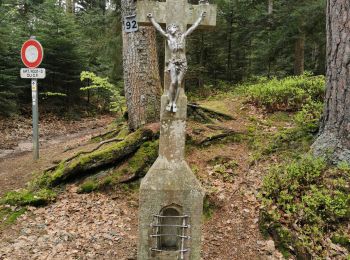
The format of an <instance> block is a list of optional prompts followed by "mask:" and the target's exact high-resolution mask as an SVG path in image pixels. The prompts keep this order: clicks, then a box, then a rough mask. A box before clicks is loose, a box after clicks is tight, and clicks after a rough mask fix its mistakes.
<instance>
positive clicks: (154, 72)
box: [121, 0, 161, 130]
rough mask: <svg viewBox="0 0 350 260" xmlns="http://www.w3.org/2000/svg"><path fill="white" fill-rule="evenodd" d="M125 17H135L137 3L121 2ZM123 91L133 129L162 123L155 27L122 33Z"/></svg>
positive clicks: (143, 27)
mask: <svg viewBox="0 0 350 260" xmlns="http://www.w3.org/2000/svg"><path fill="white" fill-rule="evenodd" d="M121 7H122V17H125V16H127V15H132V14H135V9H136V7H135V2H134V1H133V0H122V1H121ZM123 69H124V90H125V97H126V100H127V107H128V125H129V128H130V130H135V129H137V128H139V127H140V126H142V125H144V124H147V123H151V122H155V121H157V120H159V111H160V95H161V83H160V77H159V69H158V57H157V49H156V34H155V29H154V28H153V27H145V26H140V27H139V31H137V32H132V33H125V32H123Z"/></svg>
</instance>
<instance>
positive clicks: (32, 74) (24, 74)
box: [21, 68, 46, 79]
mask: <svg viewBox="0 0 350 260" xmlns="http://www.w3.org/2000/svg"><path fill="white" fill-rule="evenodd" d="M45 77H46V70H45V69H42V68H36V69H28V68H24V69H21V78H22V79H44V78H45Z"/></svg>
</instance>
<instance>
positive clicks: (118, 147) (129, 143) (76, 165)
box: [45, 129, 153, 187]
mask: <svg viewBox="0 0 350 260" xmlns="http://www.w3.org/2000/svg"><path fill="white" fill-rule="evenodd" d="M121 132H122V131H121ZM152 136H153V133H152V131H151V130H148V129H139V130H137V131H136V132H134V133H132V134H129V135H127V136H126V137H125V139H124V140H123V141H121V142H118V143H111V144H109V145H106V146H104V147H103V148H101V149H99V150H97V151H94V152H92V153H89V154H82V155H80V156H78V157H77V158H75V159H73V160H72V161H70V162H64V161H63V162H61V163H60V165H59V166H58V168H56V169H55V170H54V171H53V172H51V173H50V172H49V173H45V174H46V175H49V177H46V180H47V186H49V187H50V186H56V185H58V184H60V183H62V182H64V181H66V180H68V179H70V178H74V177H76V174H77V173H81V172H82V173H84V172H85V171H87V170H93V169H95V168H98V167H100V166H102V165H106V164H111V163H113V161H115V160H116V159H115V158H119V157H122V155H120V154H123V155H125V156H126V155H128V154H130V153H132V152H133V150H135V149H137V148H138V146H139V145H141V144H142V143H143V142H144V140H145V139H146V140H147V139H150V138H151V137H152ZM120 159H122V158H120Z"/></svg>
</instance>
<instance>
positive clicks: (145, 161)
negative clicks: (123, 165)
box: [128, 140, 159, 173]
mask: <svg viewBox="0 0 350 260" xmlns="http://www.w3.org/2000/svg"><path fill="white" fill-rule="evenodd" d="M158 147H159V141H158V140H156V141H148V142H145V143H144V144H142V145H141V147H140V148H139V149H138V150H137V152H136V153H135V154H134V156H133V157H131V158H130V160H129V161H128V165H129V170H130V171H131V173H136V172H137V171H139V170H140V167H141V166H142V168H144V167H146V166H150V165H152V164H153V162H154V161H155V160H156V159H157V156H158Z"/></svg>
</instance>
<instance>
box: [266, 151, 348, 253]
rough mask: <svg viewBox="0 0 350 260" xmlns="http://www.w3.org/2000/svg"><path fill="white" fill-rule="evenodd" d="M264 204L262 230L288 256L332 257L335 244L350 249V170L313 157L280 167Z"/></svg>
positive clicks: (274, 172) (272, 171)
mask: <svg viewBox="0 0 350 260" xmlns="http://www.w3.org/2000/svg"><path fill="white" fill-rule="evenodd" d="M261 199H262V202H263V206H264V209H263V213H262V217H261V219H260V220H261V228H262V230H263V232H268V233H270V234H271V235H272V236H273V237H274V238H275V240H276V241H277V243H278V245H279V246H280V248H281V250H282V252H284V253H285V254H286V255H287V254H288V252H291V253H293V254H296V255H297V256H298V257H314V258H315V259H318V258H319V259H324V258H325V257H332V255H330V254H331V253H330V248H331V245H330V244H329V243H328V242H327V241H328V240H327V239H329V238H330V239H331V240H332V241H333V243H337V244H340V245H342V246H345V247H349V232H350V230H349V224H350V167H349V166H348V165H346V164H340V165H338V166H336V167H334V166H329V165H327V163H326V161H325V159H323V158H314V157H312V156H305V157H302V158H300V159H296V160H293V161H292V162H291V163H289V164H280V165H276V166H274V167H272V168H271V169H270V171H269V173H268V175H267V176H266V177H265V178H264V181H263V186H262V191H261ZM333 257H334V256H333Z"/></svg>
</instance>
